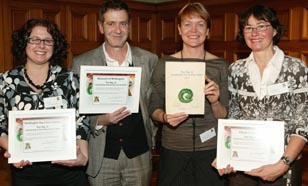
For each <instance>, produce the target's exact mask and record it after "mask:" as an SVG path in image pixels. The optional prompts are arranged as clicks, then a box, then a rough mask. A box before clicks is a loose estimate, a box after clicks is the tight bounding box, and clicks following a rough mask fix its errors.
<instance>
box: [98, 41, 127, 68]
mask: <svg viewBox="0 0 308 186" xmlns="http://www.w3.org/2000/svg"><path fill="white" fill-rule="evenodd" d="M125 44H126V45H127V53H126V56H125V60H124V62H123V63H122V65H121V66H130V65H132V64H133V58H132V51H131V48H130V46H129V44H128V42H126V43H125ZM105 45H106V43H105V42H104V43H103V51H104V54H105V57H106V63H107V66H119V62H118V61H117V60H115V59H112V58H111V57H110V56H109V55H108V53H107V52H106V46H105Z"/></svg>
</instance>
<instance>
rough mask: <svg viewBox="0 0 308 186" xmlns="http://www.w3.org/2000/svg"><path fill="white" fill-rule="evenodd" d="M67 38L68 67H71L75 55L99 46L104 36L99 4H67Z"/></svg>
mask: <svg viewBox="0 0 308 186" xmlns="http://www.w3.org/2000/svg"><path fill="white" fill-rule="evenodd" d="M66 10H67V18H66V19H67V33H66V35H67V40H68V42H69V43H70V53H69V56H68V60H67V64H66V67H68V68H69V67H70V66H71V63H72V59H73V57H74V56H76V55H79V54H81V53H84V52H86V51H89V50H91V49H94V48H96V47H98V46H99V45H100V44H101V43H102V41H103V37H102V35H101V33H100V32H99V29H98V25H97V21H98V10H99V6H97V5H79V4H71V5H67V7H66Z"/></svg>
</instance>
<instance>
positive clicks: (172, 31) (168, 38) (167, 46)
mask: <svg viewBox="0 0 308 186" xmlns="http://www.w3.org/2000/svg"><path fill="white" fill-rule="evenodd" d="M176 15H177V12H176V11H174V10H173V11H168V12H162V13H160V14H159V15H158V17H157V20H158V21H157V22H158V30H157V34H158V36H157V37H158V42H159V44H158V46H159V49H160V50H159V55H160V56H163V55H166V54H173V53H175V52H176V51H178V50H180V49H181V48H182V45H181V37H180V35H179V32H178V27H177V26H178V20H177V17H176Z"/></svg>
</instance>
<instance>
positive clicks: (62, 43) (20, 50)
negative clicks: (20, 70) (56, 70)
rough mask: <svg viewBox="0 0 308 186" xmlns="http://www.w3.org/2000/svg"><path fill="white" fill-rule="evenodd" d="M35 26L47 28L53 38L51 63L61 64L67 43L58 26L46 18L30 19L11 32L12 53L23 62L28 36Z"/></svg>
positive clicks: (64, 56) (67, 46)
mask: <svg viewBox="0 0 308 186" xmlns="http://www.w3.org/2000/svg"><path fill="white" fill-rule="evenodd" d="M36 26H43V27H46V28H47V32H48V33H49V34H50V35H51V36H52V39H53V40H54V46H53V54H52V56H51V58H50V59H49V63H50V64H51V65H56V64H61V63H62V62H63V61H65V60H66V58H67V54H68V48H69V45H68V43H67V41H66V38H65V37H64V35H63V34H62V33H61V32H60V30H59V29H58V26H57V25H56V24H55V23H53V22H51V21H50V20H47V19H30V20H28V21H27V22H26V23H25V24H24V25H23V26H22V27H21V28H19V29H18V30H16V31H14V32H13V34H12V41H13V45H12V53H13V56H14V58H15V60H17V61H18V62H20V63H22V64H25V63H26V61H27V54H26V47H27V43H28V39H29V36H30V34H31V32H32V30H33V28H34V27H36Z"/></svg>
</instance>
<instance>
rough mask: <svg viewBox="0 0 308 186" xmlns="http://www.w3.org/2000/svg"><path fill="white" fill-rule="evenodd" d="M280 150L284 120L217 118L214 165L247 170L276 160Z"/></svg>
mask: <svg viewBox="0 0 308 186" xmlns="http://www.w3.org/2000/svg"><path fill="white" fill-rule="evenodd" d="M283 152H284V122H283V121H260V120H226V119H219V120H218V139H217V168H218V169H221V168H225V167H227V165H228V164H229V165H230V166H232V167H233V168H234V170H238V171H249V170H251V169H254V168H258V167H260V166H262V165H267V164H272V163H276V162H277V161H278V160H279V159H280V158H281V156H282V155H283Z"/></svg>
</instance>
